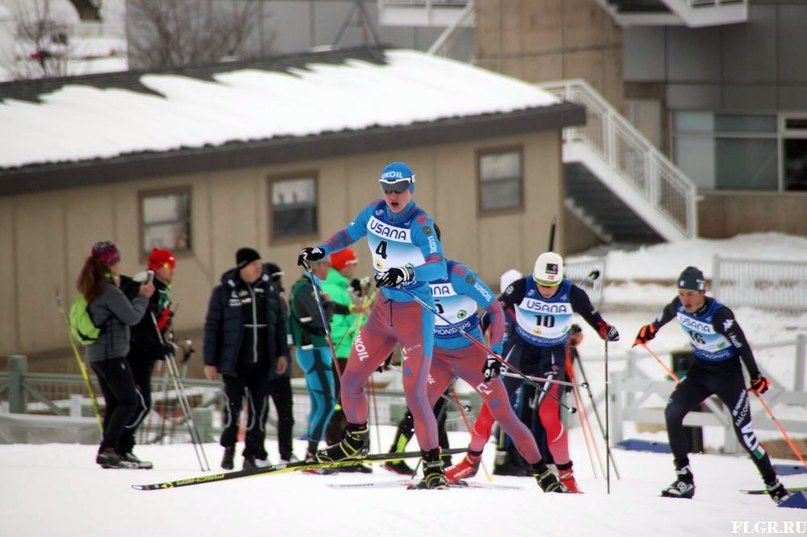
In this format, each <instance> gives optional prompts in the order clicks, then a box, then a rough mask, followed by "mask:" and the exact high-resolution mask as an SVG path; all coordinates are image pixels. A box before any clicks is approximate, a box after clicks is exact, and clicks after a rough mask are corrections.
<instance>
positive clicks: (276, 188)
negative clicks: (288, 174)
mask: <svg viewBox="0 0 807 537" xmlns="http://www.w3.org/2000/svg"><path fill="white" fill-rule="evenodd" d="M271 185H272V186H271V195H272V236H273V237H292V236H294V235H312V234H316V233H317V182H316V179H315V178H313V177H303V178H299V179H288V180H284V181H274V182H272V184H271Z"/></svg>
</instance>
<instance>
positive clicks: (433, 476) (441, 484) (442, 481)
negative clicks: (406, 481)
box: [409, 448, 448, 489]
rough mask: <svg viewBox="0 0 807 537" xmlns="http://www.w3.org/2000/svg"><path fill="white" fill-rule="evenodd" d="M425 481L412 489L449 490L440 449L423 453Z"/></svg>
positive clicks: (412, 486) (421, 481)
mask: <svg viewBox="0 0 807 537" xmlns="http://www.w3.org/2000/svg"><path fill="white" fill-rule="evenodd" d="M421 453H422V454H423V479H421V480H420V481H419V482H418V483H417V484H413V485H410V486H409V488H410V489H447V488H448V481H447V480H446V476H445V473H444V472H443V461H442V460H441V459H440V448H435V449H433V450H431V451H423V452H421Z"/></svg>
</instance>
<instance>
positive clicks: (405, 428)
mask: <svg viewBox="0 0 807 537" xmlns="http://www.w3.org/2000/svg"><path fill="white" fill-rule="evenodd" d="M453 387H454V384H453V383H452V384H449V388H448V389H447V390H446V391H445V393H444V394H443V396H444V397H440V398H439V399H438V400H437V402H436V403H434V415H435V417H436V418H437V445H439V446H440V448H442V449H448V448H449V444H448V433H446V418H447V416H446V415H447V414H448V412H447V411H448V409H447V408H446V405H447V404H448V401H447V400H446V397H451V396H452V388H453ZM414 434H415V418H414V417H413V416H412V411H411V410H409V409H408V408H407V409H406V414H404V417H403V418H401V421H400V422H398V430H397V431H396V432H395V438H394V439H393V441H392V447H391V448H390V453H396V452H402V451H406V445H407V444H408V443H409V441H410V440H411V439H412V436H414ZM443 459H444V460H443V462H445V463H446V464H447V465H450V464H451V456H450V455H445V456H444V457H443Z"/></svg>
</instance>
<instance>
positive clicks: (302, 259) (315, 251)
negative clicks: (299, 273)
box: [297, 247, 325, 270]
mask: <svg viewBox="0 0 807 537" xmlns="http://www.w3.org/2000/svg"><path fill="white" fill-rule="evenodd" d="M323 257H325V251H324V250H323V249H322V248H311V247H306V248H303V249H302V250H300V254H299V255H298V256H297V265H299V266H301V267H303V268H305V269H306V270H311V265H310V262H311V261H319V260H320V259H322V258H323Z"/></svg>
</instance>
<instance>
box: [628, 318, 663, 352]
mask: <svg viewBox="0 0 807 537" xmlns="http://www.w3.org/2000/svg"><path fill="white" fill-rule="evenodd" d="M656 332H658V328H656V325H655V324H653V323H650V324H646V325H644V326H643V327H641V328H640V329H639V333H638V334H636V339H635V340H634V341H633V346H634V347H635V346H636V345H644V344H645V343H647V342H648V341H650V340H651V339H653V338H654V337H656Z"/></svg>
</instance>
